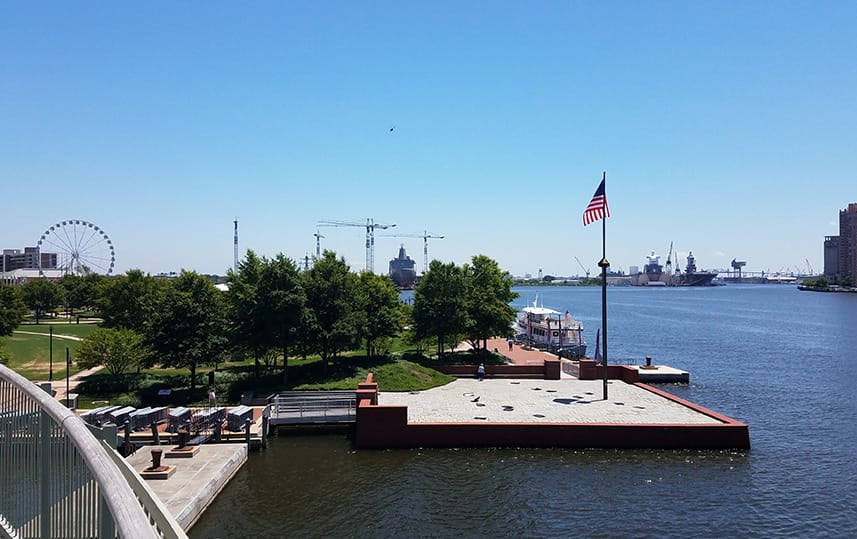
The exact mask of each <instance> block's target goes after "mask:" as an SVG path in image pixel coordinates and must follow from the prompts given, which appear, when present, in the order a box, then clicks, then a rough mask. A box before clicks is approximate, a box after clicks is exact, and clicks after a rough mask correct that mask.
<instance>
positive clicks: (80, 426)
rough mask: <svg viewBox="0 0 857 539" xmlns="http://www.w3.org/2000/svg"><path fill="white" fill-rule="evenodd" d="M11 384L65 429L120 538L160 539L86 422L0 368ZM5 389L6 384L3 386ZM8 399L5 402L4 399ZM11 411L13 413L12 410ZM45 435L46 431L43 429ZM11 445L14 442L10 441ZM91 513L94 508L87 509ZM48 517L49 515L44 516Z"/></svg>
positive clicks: (2, 377)
mask: <svg viewBox="0 0 857 539" xmlns="http://www.w3.org/2000/svg"><path fill="white" fill-rule="evenodd" d="M2 381H8V382H9V383H10V384H12V385H13V386H14V388H15V389H17V390H18V391H20V392H22V393H23V394H24V395H25V396H26V397H27V398H28V399H30V400H31V401H33V402H34V403H35V404H36V405H37V407H38V410H39V411H41V412H42V413H43V415H46V416H47V417H49V418H50V419H51V420H52V421H53V423H54V424H55V425H56V426H57V427H59V428H61V429H62V431H63V434H64V436H65V438H66V439H67V440H68V441H70V442H71V444H72V445H73V446H74V449H75V450H76V451H75V452H76V455H75V458H77V459H79V460H80V461H81V462H82V463H83V464H84V465H85V466H86V469H87V471H88V473H89V474H90V475H91V476H92V479H93V480H94V481H95V483H96V484H97V486H98V489H99V493H100V497H101V499H102V500H103V502H104V503H105V504H106V509H107V511H108V512H109V513H110V517H111V518H112V521H113V527H114V528H115V532H116V535H118V536H119V537H125V538H135V539H136V538H138V537H139V538H145V537H152V538H155V537H160V534H159V533H158V531H157V530H156V529H155V528H154V527H153V525H152V524H151V523H150V521H149V518H148V517H147V516H146V514H145V512H144V510H143V507H141V506H140V503H139V502H138V500H137V496H136V495H135V494H134V491H133V490H132V489H131V487H130V486H129V484H128V482H127V481H126V480H125V478H124V477H123V476H122V473H121V472H120V471H119V469H118V467H117V466H116V464H115V463H114V462H112V461H111V459H110V457H109V456H108V455H107V453H106V452H105V451H104V448H103V447H102V446H101V443H100V442H99V441H98V440H97V439H96V438H95V437H94V436H93V435H92V433H91V432H90V431H89V428H88V427H87V426H86V423H85V422H84V421H83V419H81V418H80V417H78V416H77V415H75V414H74V413H73V412H72V411H71V410H69V409H68V408H66V407H65V406H63V405H62V404H60V403H59V402H57V401H56V400H54V399H53V398H52V397H51V396H50V395H48V394H47V393H45V392H44V391H43V390H42V389H41V388H39V387H38V386H36V385H35V384H34V383H32V382H30V381H29V380H27V379H26V378H24V377H23V376H21V375H20V374H18V373H16V372H15V371H13V370H12V369H9V368H8V367H6V366H4V365H0V382H2ZM0 389H2V384H0ZM10 395H11V392H10V391H6V392H4V394H0V410H2V409H3V408H5V407H6V406H9V405H10V404H11V402H9V401H11V400H12V399H13V398H12V397H11V396H10ZM4 399H5V400H4ZM9 411H12V409H11V408H9ZM42 430H43V432H44V428H43V429H42ZM10 443H11V442H10ZM85 511H86V512H89V511H90V509H86V510H85ZM42 516H43V517H45V515H42Z"/></svg>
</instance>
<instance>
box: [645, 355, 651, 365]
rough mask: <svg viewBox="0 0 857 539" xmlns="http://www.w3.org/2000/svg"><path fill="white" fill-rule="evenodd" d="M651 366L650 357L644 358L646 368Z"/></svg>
mask: <svg viewBox="0 0 857 539" xmlns="http://www.w3.org/2000/svg"><path fill="white" fill-rule="evenodd" d="M651 366H652V356H646V367H651Z"/></svg>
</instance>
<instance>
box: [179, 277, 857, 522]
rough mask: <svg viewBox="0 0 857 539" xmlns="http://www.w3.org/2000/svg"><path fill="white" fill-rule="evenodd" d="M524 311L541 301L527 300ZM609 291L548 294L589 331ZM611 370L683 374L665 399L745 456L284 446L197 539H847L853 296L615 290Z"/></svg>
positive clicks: (343, 442)
mask: <svg viewBox="0 0 857 539" xmlns="http://www.w3.org/2000/svg"><path fill="white" fill-rule="evenodd" d="M517 291H518V292H519V293H520V294H521V297H520V298H519V299H518V300H517V301H516V302H515V303H514V306H515V307H519V308H520V307H523V306H524V305H525V304H526V303H530V302H532V300H533V299H534V295H535V292H536V290H535V289H533V288H520V289H517ZM600 294H601V292H600V289H599V288H592V287H567V288H566V287H561V288H560V287H547V288H543V289H541V291H540V292H539V303H540V304H543V305H544V306H545V307H551V308H554V309H556V310H558V311H561V312H565V310H566V309H568V310H570V311H571V313H572V314H573V315H574V316H575V318H578V319H580V320H582V321H583V322H584V324H585V327H586V338H587V340H588V342H589V343H590V355H591V353H592V352H593V351H594V342H595V330H596V328H597V327H598V326H600V316H601V315H600V313H601V304H600V298H601V295H600ZM608 321H609V332H608V337H609V342H608V352H609V354H608V358H609V359H610V360H611V363H612V362H613V361H626V360H635V361H637V362H638V363H639V362H641V361H642V360H643V358H644V357H645V356H647V355H649V356H652V357H653V361H654V362H655V363H661V364H666V365H670V366H673V367H677V368H681V369H684V370H687V371H689V372H690V377H691V384H690V385H686V386H681V385H666V386H661V387H662V388H664V389H667V390H668V391H671V392H673V393H675V394H677V395H679V396H681V397H683V398H687V399H689V400H691V401H694V402H696V403H699V404H702V405H703V406H706V407H709V408H712V409H714V410H715V411H718V412H721V413H724V414H726V415H728V416H730V417H733V418H735V419H738V420H740V421H743V422H746V423H747V424H749V426H750V441H751V444H752V449H751V450H749V451H661V450H659V451H616V450H566V449H553V450H544V449H491V450H485V449H430V450H426V449H415V450H390V451H355V450H353V449H352V448H351V445H350V442H349V440H348V439H346V438H345V437H344V436H341V435H325V436H320V435H316V436H294V435H289V436H279V437H275V438H272V439H271V443H270V445H269V448H268V450H266V451H260V452H256V453H253V454H251V455H250V459H249V461H248V462H247V464H246V465H245V466H244V467H243V468H242V470H241V471H240V472H239V473H238V474H237V476H236V477H235V478H234V479H233V480H232V482H231V483H230V484H229V485H228V486H227V488H226V489H225V490H224V492H223V493H222V494H221V495H220V496H219V497H218V499H217V500H216V501H215V502H214V503H213V505H212V506H211V507H210V508H209V509H208V510H207V511H206V513H205V514H204V515H203V517H202V518H201V519H200V521H199V522H198V523H197V524H196V526H195V527H194V528H193V529H192V530H191V536H192V537H501V536H510V537H736V538H739V537H758V538H767V537H855V536H857V423H855V422H857V392H855V390H854V387H855V385H854V382H855V379H857V357H855V355H857V294H823V293H811V292H800V291H798V290H796V289H795V288H794V287H792V286H787V285H729V286H723V287H709V288H668V289H649V288H637V287H629V288H621V287H611V288H610V289H609V290H608Z"/></svg>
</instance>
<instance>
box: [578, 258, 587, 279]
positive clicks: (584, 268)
mask: <svg viewBox="0 0 857 539" xmlns="http://www.w3.org/2000/svg"><path fill="white" fill-rule="evenodd" d="M574 259H575V260H577V263H578V264H579V265H580V269H582V270H583V271H584V272H586V278H587V279H589V268H587V267H586V266H584V265H583V262H581V261H580V259H579V258H577V257H574Z"/></svg>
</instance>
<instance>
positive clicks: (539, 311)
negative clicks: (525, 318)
mask: <svg viewBox="0 0 857 539" xmlns="http://www.w3.org/2000/svg"><path fill="white" fill-rule="evenodd" d="M523 310H524V312H525V313H527V314H541V315H545V314H562V313H561V312H559V311H555V310H553V309H548V308H546V307H524V309H523Z"/></svg>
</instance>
